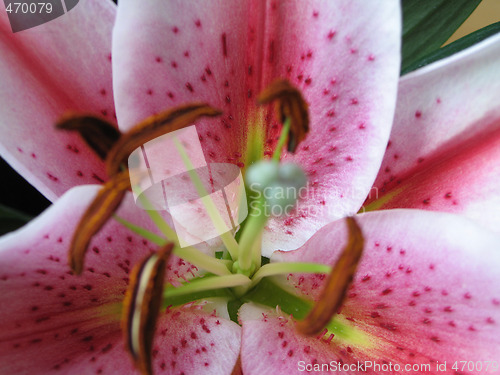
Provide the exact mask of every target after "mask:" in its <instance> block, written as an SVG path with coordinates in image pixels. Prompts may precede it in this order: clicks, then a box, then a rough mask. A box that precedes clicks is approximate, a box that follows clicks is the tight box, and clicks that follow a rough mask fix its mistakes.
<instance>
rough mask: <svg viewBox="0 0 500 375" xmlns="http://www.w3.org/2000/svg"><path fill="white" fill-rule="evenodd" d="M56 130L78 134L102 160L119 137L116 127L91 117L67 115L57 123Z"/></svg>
mask: <svg viewBox="0 0 500 375" xmlns="http://www.w3.org/2000/svg"><path fill="white" fill-rule="evenodd" d="M56 128H57V129H64V130H72V131H75V130H76V131H77V132H79V133H80V135H81V136H82V138H83V139H84V140H85V142H86V143H87V144H88V145H89V146H90V148H91V149H92V150H94V151H95V153H96V154H97V155H98V156H99V157H100V158H101V159H103V160H104V159H106V156H107V155H108V152H109V150H111V148H112V147H113V145H114V144H115V143H116V142H117V141H118V139H120V135H121V133H120V131H119V130H118V129H117V128H116V126H114V125H113V124H111V123H109V122H107V121H106V120H103V119H101V118H99V117H96V116H93V115H80V114H74V113H69V114H67V115H66V116H64V117H63V118H61V119H60V120H59V121H58V123H57V124H56Z"/></svg>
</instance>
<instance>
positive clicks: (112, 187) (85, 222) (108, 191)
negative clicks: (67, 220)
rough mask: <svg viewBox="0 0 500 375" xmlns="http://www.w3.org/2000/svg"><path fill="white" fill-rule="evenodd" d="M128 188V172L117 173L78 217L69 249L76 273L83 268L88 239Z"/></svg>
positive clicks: (111, 213) (100, 226) (118, 202)
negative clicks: (79, 217) (78, 220)
mask: <svg viewBox="0 0 500 375" xmlns="http://www.w3.org/2000/svg"><path fill="white" fill-rule="evenodd" d="M128 189H130V178H129V174H128V172H127V171H125V172H121V173H119V174H117V175H116V176H114V177H113V178H112V179H111V180H109V181H108V182H106V183H105V184H104V186H103V187H102V188H101V190H99V192H98V193H97V196H96V197H95V198H94V200H93V202H92V203H91V204H90V206H89V207H88V208H87V211H85V213H84V214H83V216H82V218H81V219H80V222H79V223H78V226H77V228H76V230H75V234H74V235H73V239H72V240H71V247H70V251H69V264H70V267H71V269H72V270H73V272H75V273H76V274H77V275H79V274H80V273H81V272H82V270H83V262H84V257H85V253H86V252H87V248H88V245H89V243H90V240H91V239H92V237H93V236H94V235H95V234H96V233H97V232H98V231H99V230H100V229H101V228H102V226H103V225H104V224H105V223H106V221H108V219H109V218H110V217H111V215H113V213H114V212H115V211H116V210H117V209H118V207H119V206H120V203H121V202H122V199H123V197H124V195H125V193H126V191H127V190H128Z"/></svg>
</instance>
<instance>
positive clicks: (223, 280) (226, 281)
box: [164, 274, 250, 303]
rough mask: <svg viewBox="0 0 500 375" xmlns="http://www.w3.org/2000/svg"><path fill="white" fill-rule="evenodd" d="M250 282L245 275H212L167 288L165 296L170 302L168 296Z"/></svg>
mask: <svg viewBox="0 0 500 375" xmlns="http://www.w3.org/2000/svg"><path fill="white" fill-rule="evenodd" d="M249 284H250V279H249V278H248V277H246V276H245V275H240V274H236V275H227V276H212V277H206V278H201V279H198V280H194V281H192V282H189V283H186V284H183V285H182V286H180V287H178V288H174V287H172V288H168V289H167V290H165V293H164V296H165V300H166V303H169V301H168V298H173V297H179V296H182V295H185V294H189V293H195V292H202V291H205V290H214V289H224V288H235V287H238V286H247V285H249Z"/></svg>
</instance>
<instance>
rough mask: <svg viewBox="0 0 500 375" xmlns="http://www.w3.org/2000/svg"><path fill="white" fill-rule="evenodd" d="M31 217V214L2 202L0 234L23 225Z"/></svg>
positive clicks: (0, 208)
mask: <svg viewBox="0 0 500 375" xmlns="http://www.w3.org/2000/svg"><path fill="white" fill-rule="evenodd" d="M31 219H32V217H31V216H28V215H26V214H23V213H22V212H20V211H17V210H14V209H13V208H10V207H7V206H4V205H2V204H0V236H1V235H3V234H5V233H8V232H12V231H13V230H16V229H18V228H20V227H22V226H23V225H24V224H26V223H27V222H28V221H30V220H31Z"/></svg>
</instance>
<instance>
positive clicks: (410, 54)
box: [401, 0, 481, 71]
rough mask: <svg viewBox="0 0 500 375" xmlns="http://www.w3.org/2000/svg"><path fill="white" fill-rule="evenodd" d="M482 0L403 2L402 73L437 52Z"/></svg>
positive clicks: (409, 0)
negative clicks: (416, 62)
mask: <svg viewBox="0 0 500 375" xmlns="http://www.w3.org/2000/svg"><path fill="white" fill-rule="evenodd" d="M480 2H481V0H403V51H402V53H403V61H402V67H401V70H402V71H405V70H406V69H407V67H408V66H410V65H411V64H414V63H415V61H417V60H420V59H421V58H422V57H424V56H426V55H428V54H429V53H431V52H433V51H435V50H437V49H438V48H439V47H441V46H442V45H443V43H444V42H446V41H447V40H448V38H449V37H450V36H451V35H452V34H453V33H454V32H455V30H457V29H458V27H459V26H460V25H461V24H462V23H463V22H464V21H465V20H466V19H467V17H469V15H470V14H471V13H472V11H473V10H474V9H476V7H477V6H478V5H479V3H480Z"/></svg>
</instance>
